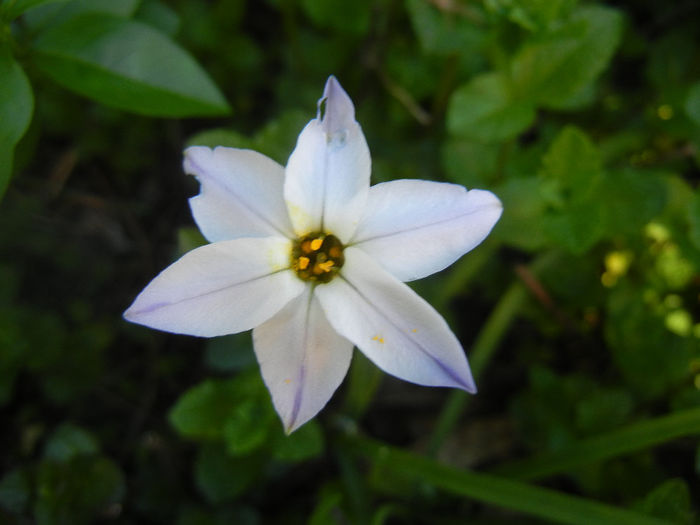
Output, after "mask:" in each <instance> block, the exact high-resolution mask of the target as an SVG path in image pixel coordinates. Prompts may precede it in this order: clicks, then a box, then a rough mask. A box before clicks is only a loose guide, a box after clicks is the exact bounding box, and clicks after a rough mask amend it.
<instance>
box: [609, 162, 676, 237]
mask: <svg viewBox="0 0 700 525" xmlns="http://www.w3.org/2000/svg"><path fill="white" fill-rule="evenodd" d="M597 193H598V199H599V200H600V202H601V203H602V204H603V208H604V215H605V217H604V224H605V226H604V229H605V234H606V235H607V236H614V235H620V234H631V233H635V232H638V231H640V230H641V228H642V227H644V225H645V224H646V223H647V222H649V221H650V220H651V219H653V218H654V217H655V216H656V215H657V214H659V213H660V212H661V211H662V210H663V208H664V205H665V204H666V200H667V194H668V191H667V185H666V183H665V182H664V180H663V179H662V178H661V177H660V176H658V175H657V174H656V173H653V172H646V171H642V170H624V171H613V172H610V173H606V174H605V176H604V177H602V178H601V184H600V188H599V190H598V192H597Z"/></svg>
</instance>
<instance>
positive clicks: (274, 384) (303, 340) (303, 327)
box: [253, 286, 353, 433]
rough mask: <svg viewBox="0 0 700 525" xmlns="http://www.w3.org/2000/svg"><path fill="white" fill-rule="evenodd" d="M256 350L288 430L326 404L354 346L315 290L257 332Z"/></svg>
mask: <svg viewBox="0 0 700 525" xmlns="http://www.w3.org/2000/svg"><path fill="white" fill-rule="evenodd" d="M253 341H254V346H255V354H256V355H257V357H258V362H259V363H260V369H261V370H262V376H263V379H264V381H265V384H266V385H267V388H268V390H270V394H271V395H272V402H273V403H274V405H275V410H277V413H278V414H279V415H280V418H281V419H282V423H283V424H284V428H285V430H286V431H287V432H288V433H289V432H292V431H294V430H296V429H297V428H299V427H300V426H301V425H303V424H304V423H306V422H307V421H308V420H309V419H311V418H312V417H314V416H315V415H316V414H318V412H319V411H320V410H321V409H322V408H323V407H324V406H325V405H326V403H327V402H328V400H329V399H330V398H331V396H332V395H333V392H335V390H336V389H337V388H338V385H340V383H341V381H342V380H343V378H344V377H345V374H346V373H347V371H348V367H349V366H350V358H351V357H352V348H353V345H352V343H351V342H350V341H348V340H347V339H345V338H344V337H341V336H339V335H338V334H337V333H336V332H335V330H333V328H332V327H331V325H330V324H328V321H327V320H326V317H325V316H324V314H323V310H322V309H321V307H320V305H319V304H318V300H317V299H316V298H315V297H314V296H313V292H312V288H311V287H310V286H309V287H307V292H306V293H304V294H302V295H301V296H299V297H297V298H296V299H294V300H293V301H291V302H290V303H289V304H287V306H285V307H284V308H283V309H282V310H281V311H280V312H279V313H278V314H277V315H275V316H274V317H273V318H272V319H270V320H269V321H267V322H266V323H264V324H262V325H260V326H258V327H257V328H255V329H254V330H253Z"/></svg>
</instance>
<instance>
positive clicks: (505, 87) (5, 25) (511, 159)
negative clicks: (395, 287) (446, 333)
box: [0, 0, 700, 525]
mask: <svg viewBox="0 0 700 525" xmlns="http://www.w3.org/2000/svg"><path fill="white" fill-rule="evenodd" d="M698 27H700V5H699V4H698V3H697V2H666V3H661V4H660V3H658V2H651V1H650V0H641V1H625V0H620V1H617V2H610V3H605V4H604V3H602V2H594V1H583V0H579V1H577V0H550V1H544V0H483V1H469V0H405V1H401V0H376V1H372V2H370V1H365V0H363V1H358V2H345V1H340V0H329V1H314V0H298V1H297V0H265V1H260V2H254V1H251V0H248V1H246V0H220V1H211V2H201V1H198V0H167V1H166V0H0V196H1V195H3V194H4V198H3V200H2V203H1V204H0V414H1V416H2V419H1V421H2V428H3V432H2V436H1V438H0V439H1V440H2V453H1V454H0V465H1V466H2V471H0V521H1V522H3V523H31V522H35V523H40V524H63V523H65V524H80V523H95V522H100V523H108V522H115V523H164V524H165V523H167V524H170V523H176V524H178V525H190V524H219V523H244V524H246V523H251V524H256V523H267V522H283V523H288V522H289V523H304V522H309V523H312V524H321V523H334V522H337V523H377V524H381V523H403V522H406V523H431V524H432V523H455V522H460V523H461V522H465V521H469V522H474V523H499V522H505V521H508V522H512V520H513V519H517V520H518V521H519V522H523V523H525V522H526V521H525V520H526V518H524V517H523V516H522V515H521V514H518V515H517V518H513V514H505V513H503V511H502V510H501V508H502V507H505V508H507V509H510V510H511V511H517V512H520V513H525V514H529V515H531V516H532V517H531V518H529V519H531V520H533V521H527V522H528V523H534V522H536V521H534V520H537V519H544V520H549V521H560V522H565V523H586V524H589V523H635V524H636V523H645V522H646V523H662V522H666V523H683V524H685V523H694V522H695V521H696V511H697V509H698V505H699V504H700V500H698V490H697V489H698V486H699V481H698V476H699V475H700V466H699V465H700V462H699V461H698V458H700V447H699V446H698V439H697V435H698V428H699V426H700V422H698V421H697V420H698V415H697V414H698V411H697V407H698V404H699V403H700V189H699V183H700V33H698V30H697V28H698ZM330 74H335V75H336V76H337V77H338V78H339V79H340V81H341V82H342V84H343V86H344V87H345V88H346V89H347V91H348V92H349V93H350V95H351V97H352V98H353V100H354V101H355V104H356V107H357V118H358V120H359V122H360V123H361V125H362V127H363V130H364V132H365V134H366V135H367V139H368V143H369V145H370V148H371V150H372V155H373V159H372V160H373V172H372V177H373V181H374V182H380V181H384V180H391V179H395V178H405V177H408V178H424V179H433V180H443V181H450V182H454V183H458V184H463V185H465V186H467V187H469V188H472V187H477V188H484V189H489V190H491V191H493V192H494V193H496V194H497V195H498V196H499V197H500V198H501V199H502V201H503V203H504V214H503V217H502V219H501V221H500V222H499V224H498V225H497V226H496V228H495V230H494V232H493V234H492V236H491V237H490V238H489V240H487V241H486V243H485V244H484V245H483V246H481V247H479V248H477V249H476V251H475V252H474V253H472V254H468V255H466V256H465V257H464V258H463V259H462V260H460V261H459V262H458V263H456V265H455V266H454V267H453V268H451V269H448V270H446V271H444V272H442V273H441V274H439V275H436V276H433V277H431V278H430V279H427V280H424V281H422V282H418V283H415V286H416V288H417V289H419V291H420V292H421V294H423V295H424V296H425V297H426V298H428V299H429V300H431V301H432V302H433V304H435V305H436V307H438V308H439V309H440V310H441V313H443V314H444V315H445V316H446V317H447V318H448V319H449V321H450V324H451V326H452V327H453V328H454V330H455V331H456V332H457V334H458V335H459V337H460V339H461V340H462V342H463V343H464V346H465V348H466V349H467V352H468V354H469V355H470V357H471V358H472V362H473V363H477V365H478V366H477V365H475V368H477V370H478V372H479V376H478V377H477V382H478V384H479V389H480V391H479V394H478V395H477V396H475V397H473V398H469V399H468V400H467V399H466V398H463V397H460V395H459V394H454V393H448V392H444V391H440V390H435V389H427V388H422V387H419V386H416V385H410V384H405V383H401V382H398V381H395V380H394V379H393V378H390V377H382V376H381V375H380V374H379V373H378V371H377V370H376V368H375V367H374V366H373V365H371V364H370V363H368V362H367V360H365V359H363V358H361V357H360V356H355V359H354V362H353V367H352V369H351V373H350V374H349V375H348V379H347V380H346V384H345V385H343V386H342V387H341V389H340V390H339V392H338V393H337V394H336V396H335V397H334V399H333V400H332V401H331V403H330V404H329V406H328V407H327V408H326V409H325V410H324V411H323V412H322V413H321V415H320V416H319V417H318V418H317V419H316V420H314V421H312V422H311V423H309V424H307V425H305V426H304V427H302V428H301V429H300V430H299V431H297V432H295V433H294V434H292V435H291V436H286V435H285V434H284V432H283V430H282V427H281V424H280V423H279V421H278V419H277V416H276V415H275V413H274V410H273V407H272V405H271V402H270V399H269V395H268V393H267V391H266V390H265V388H264V385H263V383H262V380H261V379H260V375H259V371H258V370H257V366H256V363H255V357H254V353H253V351H252V347H251V341H250V336H249V334H241V335H235V336H227V337H222V338H216V339H212V340H209V341H204V340H199V339H195V338H188V337H182V336H173V335H169V334H162V333H156V332H152V331H149V330H147V329H144V328H142V327H138V326H133V325H128V324H127V323H125V322H124V321H123V320H121V312H122V311H123V310H124V308H125V307H126V306H128V304H130V302H131V300H132V299H133V297H134V296H135V295H136V293H137V292H138V291H139V290H140V289H141V288H142V287H143V285H144V284H146V283H147V282H148V280H149V279H150V278H152V277H153V275H155V274H156V272H157V271H159V270H160V269H162V268H163V267H165V266H166V265H167V264H168V262H170V261H172V260H173V259H174V258H175V257H177V256H178V255H180V254H182V253H184V252H185V251H188V250H190V249H192V248H193V247H196V246H198V245H200V244H202V243H203V242H204V240H203V238H202V237H201V235H200V234H199V233H198V232H197V231H196V229H194V228H193V225H192V220H191V218H190V216H189V212H188V209H187V202H186V200H187V197H188V196H191V195H193V194H195V193H196V191H197V185H196V182H195V181H194V180H192V179H191V178H187V177H185V176H184V175H183V174H182V170H181V167H180V160H181V150H182V149H183V147H185V146H187V145H192V144H199V145H209V146H216V145H225V146H232V147H243V148H252V149H255V150H258V151H261V152H263V153H265V154H266V155H269V156H270V157H272V158H274V159H275V160H277V161H278V162H280V163H285V161H286V158H287V156H288V155H289V153H290V152H291V150H292V148H293V147H294V143H295V140H296V137H297V135H298V133H299V131H300V130H301V128H302V127H303V126H304V124H305V123H306V122H307V121H308V120H309V119H310V118H312V117H313V116H314V115H315V111H316V106H315V104H316V100H317V98H318V97H319V95H320V93H321V89H322V86H323V82H324V81H325V79H326V78H327V77H328V75H330ZM472 346H473V351H472V350H471V349H472ZM467 401H469V404H467ZM363 436H368V437H369V438H372V439H374V440H376V441H373V442H370V441H364V440H365V437H363ZM373 443H374V444H373ZM426 450H428V451H429V453H428V454H426V452H425V451H426ZM430 454H435V455H437V458H436V459H430V458H429V457H424V456H426V455H430ZM438 462H440V463H443V464H444V465H440V464H439V463H438ZM490 469H493V470H494V472H496V473H498V476H500V477H495V476H486V475H483V474H481V473H478V472H472V471H476V470H490ZM541 478H546V481H547V483H546V486H547V488H543V487H534V486H532V484H533V483H535V481H522V480H535V479H541ZM516 480H521V481H516ZM567 492H568V493H571V494H575V495H576V496H571V495H565V494H564V493H567ZM564 496H566V497H564ZM535 500H536V501H537V505H533V504H532V502H533V501H535ZM479 502H485V503H487V504H488V505H486V506H483V505H479V504H477V503H479ZM655 519H656V520H657V521H655Z"/></svg>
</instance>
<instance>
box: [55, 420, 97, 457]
mask: <svg viewBox="0 0 700 525" xmlns="http://www.w3.org/2000/svg"><path fill="white" fill-rule="evenodd" d="M99 449H100V447H99V444H98V442H97V440H96V439H95V437H94V436H93V435H92V434H90V433H89V432H87V431H86V430H84V429H82V428H80V427H78V426H75V425H73V424H71V423H63V424H61V425H60V426H59V427H58V428H57V429H56V430H54V432H53V434H52V435H51V437H50V438H49V441H48V442H47V443H46V448H45V449H44V457H46V458H48V459H52V460H55V461H58V462H66V461H69V460H71V459H73V458H74V457H76V456H81V455H92V454H97V453H98V452H99Z"/></svg>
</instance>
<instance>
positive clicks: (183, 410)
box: [169, 379, 241, 439]
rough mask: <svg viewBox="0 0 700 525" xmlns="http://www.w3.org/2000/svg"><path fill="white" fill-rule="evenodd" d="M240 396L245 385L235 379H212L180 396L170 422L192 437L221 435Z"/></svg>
mask: <svg viewBox="0 0 700 525" xmlns="http://www.w3.org/2000/svg"><path fill="white" fill-rule="evenodd" d="M240 398H241V388H240V386H239V384H238V382H237V381H236V380H235V379H228V380H218V379H208V380H206V381H203V382H202V383H199V384H198V385H195V386H194V387H192V388H190V389H189V390H188V391H187V392H185V393H184V394H183V395H181V396H180V398H179V399H178V400H177V403H176V404H175V406H174V407H173V408H172V410H171V411H170V415H169V418H170V423H171V424H172V425H173V426H174V427H175V428H176V429H177V431H178V432H179V433H180V434H182V435H183V436H186V437H188V438H194V439H213V438H220V437H222V436H223V430H224V424H225V422H226V419H227V418H228V416H229V415H230V414H231V412H232V410H233V409H234V407H235V406H236V403H238V402H239V400H240Z"/></svg>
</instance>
